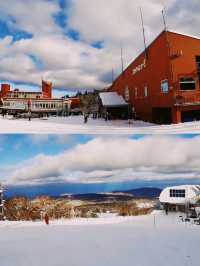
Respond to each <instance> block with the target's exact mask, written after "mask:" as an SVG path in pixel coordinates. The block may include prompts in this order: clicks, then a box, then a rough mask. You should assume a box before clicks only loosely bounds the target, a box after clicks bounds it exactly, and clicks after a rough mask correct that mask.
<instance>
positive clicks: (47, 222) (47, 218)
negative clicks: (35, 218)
mask: <svg viewBox="0 0 200 266" xmlns="http://www.w3.org/2000/svg"><path fill="white" fill-rule="evenodd" d="M44 221H45V223H46V225H48V224H49V216H48V214H47V213H45V215H44Z"/></svg>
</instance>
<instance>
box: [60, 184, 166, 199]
mask: <svg viewBox="0 0 200 266" xmlns="http://www.w3.org/2000/svg"><path fill="white" fill-rule="evenodd" d="M160 193H161V189H159V188H151V187H145V188H137V189H131V190H127V191H113V192H111V193H86V194H74V195H73V194H72V195H61V197H64V198H65V197H66V198H71V199H74V200H86V201H104V200H130V199H134V198H158V197H159V195H160Z"/></svg>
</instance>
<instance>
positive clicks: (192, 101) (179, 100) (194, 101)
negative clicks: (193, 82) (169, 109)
mask: <svg viewBox="0 0 200 266" xmlns="http://www.w3.org/2000/svg"><path fill="white" fill-rule="evenodd" d="M199 104H200V91H199V90H198V91H197V90H194V91H192V90H191V91H177V92H175V95H174V105H177V106H178V105H199Z"/></svg>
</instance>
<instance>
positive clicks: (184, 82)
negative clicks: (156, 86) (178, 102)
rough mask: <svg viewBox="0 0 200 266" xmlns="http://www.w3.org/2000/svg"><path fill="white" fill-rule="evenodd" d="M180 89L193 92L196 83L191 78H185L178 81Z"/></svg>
mask: <svg viewBox="0 0 200 266" xmlns="http://www.w3.org/2000/svg"><path fill="white" fill-rule="evenodd" d="M179 83H180V89H181V90H183V91H184V90H186V91H188V90H195V89H196V82H195V80H194V79H193V78H191V77H187V78H181V79H180V82H179Z"/></svg>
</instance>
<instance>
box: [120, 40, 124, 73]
mask: <svg viewBox="0 0 200 266" xmlns="http://www.w3.org/2000/svg"><path fill="white" fill-rule="evenodd" d="M120 50H121V67H122V73H123V72H124V59H123V46H122V43H121V44H120Z"/></svg>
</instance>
